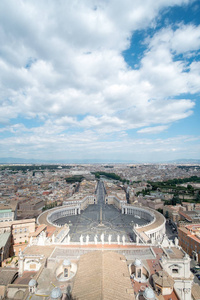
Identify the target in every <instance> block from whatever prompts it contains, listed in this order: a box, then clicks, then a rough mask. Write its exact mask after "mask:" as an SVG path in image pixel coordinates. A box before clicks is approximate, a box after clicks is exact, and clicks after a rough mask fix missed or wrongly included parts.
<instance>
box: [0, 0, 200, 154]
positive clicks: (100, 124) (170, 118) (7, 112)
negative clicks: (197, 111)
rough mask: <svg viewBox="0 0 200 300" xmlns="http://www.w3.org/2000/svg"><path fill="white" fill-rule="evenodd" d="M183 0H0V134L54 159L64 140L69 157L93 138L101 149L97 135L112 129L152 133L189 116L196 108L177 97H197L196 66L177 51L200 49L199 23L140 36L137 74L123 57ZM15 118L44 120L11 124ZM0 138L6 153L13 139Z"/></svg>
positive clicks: (103, 135) (15, 146)
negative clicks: (143, 48)
mask: <svg viewBox="0 0 200 300" xmlns="http://www.w3.org/2000/svg"><path fill="white" fill-rule="evenodd" d="M190 2H191V1H189V0H173V1H169V0H159V1H153V0H151V1H150V0H148V1H147V0H146V1H143V2H141V1H131V0H130V1H129V0H127V1H126V2H124V1H121V0H120V1H117V2H116V1H114V0H113V1H93V0H91V1H88V0H87V1H64V0H60V1H48V3H47V1H44V0H40V1H39V0H38V1H34V2H30V1H25V0H22V1H20V2H16V1H14V0H9V1H7V0H2V1H1V2H0V39H1V45H0V53H1V56H0V105H1V109H0V122H1V123H2V126H3V128H4V129H3V130H2V132H4V133H5V132H7V131H9V130H10V132H11V133H14V134H17V137H16V139H13V141H14V142H13V143H12V147H10V149H12V151H13V149H15V151H16V150H17V149H21V150H20V151H22V152H23V149H25V147H27V145H30V146H29V147H28V148H29V150H28V151H27V153H29V154H30V153H31V151H32V150H33V149H34V147H36V149H39V148H43V146H42V145H46V146H44V148H45V147H47V144H46V139H48V145H49V143H50V142H51V141H52V145H53V144H54V146H52V145H51V151H52V153H53V149H54V151H55V152H56V151H58V152H59V151H62V150H61V149H62V147H63V146H64V145H65V144H63V141H64V140H67V141H68V148H70V149H71V150H70V151H73V149H74V148H73V141H76V142H75V144H74V145H79V143H78V142H77V141H79V139H80V137H83V136H85V137H87V138H86V140H87V143H88V145H89V146H90V145H91V147H92V144H93V140H94V137H95V141H96V140H98V143H99V144H95V145H96V146H95V147H97V148H101V147H102V148H103V147H104V143H103V142H102V139H109V138H110V134H111V133H113V132H119V136H120V135H121V134H122V135H123V136H127V135H126V131H127V130H131V129H138V131H137V132H138V133H143V134H144V133H150V132H152V133H155V134H156V133H159V132H162V131H163V130H166V129H167V128H168V127H169V126H170V125H171V124H172V123H173V122H176V121H178V120H180V119H183V118H186V117H188V116H190V115H191V114H192V112H193V109H194V105H195V103H194V102H193V101H192V100H190V99H185V98H184V97H182V99H179V100H177V99H175V98H176V96H180V95H181V94H184V93H191V94H193V93H197V92H199V91H200V85H199V82H200V68H199V62H196V61H194V62H192V63H188V62H186V61H185V60H183V59H182V60H181V59H179V60H175V59H174V55H176V54H186V55H190V54H191V53H194V51H197V50H198V49H199V48H200V26H194V25H192V24H189V25H184V24H177V29H176V30H173V29H172V28H171V27H167V28H164V29H161V30H160V31H159V32H157V33H155V35H154V36H153V37H151V38H149V39H146V40H145V43H146V46H147V50H146V52H145V53H144V56H143V57H142V59H141V62H140V68H139V69H131V68H130V67H129V66H128V65H127V64H126V62H125V61H124V58H123V56H122V51H124V50H126V49H128V48H129V47H130V38H131V36H132V34H133V33H134V31H135V30H138V29H145V28H147V27H149V26H153V25H154V22H156V18H157V16H158V15H159V12H160V11H161V10H162V9H164V8H166V7H170V6H174V5H187V4H188V3H190ZM185 36H187V37H188V38H187V39H185V38H184V37H185ZM133 51H134V45H133ZM15 118H21V119H22V118H24V119H26V118H27V119H29V120H31V119H32V123H34V119H40V120H41V121H43V122H44V124H43V125H41V126H38V127H36V125H34V126H33V128H29V129H28V128H26V127H25V125H18V127H17V124H16V127H13V126H12V125H9V124H10V122H15V120H14V119H15ZM4 126H6V127H4ZM152 126H153V127H152ZM144 127H146V128H144ZM140 128H142V129H140ZM20 129H21V132H20ZM79 131H80V132H81V133H80V132H79ZM106 134H107V136H106ZM47 136H48V138H47ZM53 141H54V142H53ZM1 142H2V145H7V147H8V146H9V145H10V138H8V137H5V138H2V141H1ZM110 143H111V142H110ZM124 144H125V141H123V145H124ZM19 145H20V146H19ZM59 145H60V150H59ZM107 145H108V143H107ZM112 145H113V144H112V143H111V148H112ZM128 145H129V146H130V141H129V142H128ZM74 147H75V146H74ZM79 147H80V145H79ZM115 147H116V149H118V148H119V145H118V146H117V145H115ZM22 148H23V149H22ZM31 149H32V150H31ZM45 149H46V148H45ZM22 152H21V153H22ZM38 153H40V152H38ZM49 153H50V150H49ZM62 153H63V154H62V155H63V156H64V152H62ZM40 154H41V155H42V152H41V153H40ZM2 155H4V152H2ZM52 155H53V154H52ZM49 156H51V154H49Z"/></svg>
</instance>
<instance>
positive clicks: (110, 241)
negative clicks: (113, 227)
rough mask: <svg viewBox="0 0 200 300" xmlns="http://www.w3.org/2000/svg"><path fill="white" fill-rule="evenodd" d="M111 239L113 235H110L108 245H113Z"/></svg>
mask: <svg viewBox="0 0 200 300" xmlns="http://www.w3.org/2000/svg"><path fill="white" fill-rule="evenodd" d="M111 239H112V234H109V236H108V243H109V245H110V244H111Z"/></svg>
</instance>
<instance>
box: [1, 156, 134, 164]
mask: <svg viewBox="0 0 200 300" xmlns="http://www.w3.org/2000/svg"><path fill="white" fill-rule="evenodd" d="M95 163H99V164H104V163H108V164H109V163H137V162H130V161H120V160H118V161H117V160H116V161H115V160H109V159H105V160H103V159H60V160H42V159H32V158H30V159H25V158H15V157H4V158H0V164H95Z"/></svg>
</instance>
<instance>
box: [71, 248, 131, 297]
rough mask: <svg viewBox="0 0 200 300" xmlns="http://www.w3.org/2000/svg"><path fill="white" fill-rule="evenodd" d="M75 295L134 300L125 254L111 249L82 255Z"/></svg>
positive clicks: (76, 279) (73, 293)
mask: <svg viewBox="0 0 200 300" xmlns="http://www.w3.org/2000/svg"><path fill="white" fill-rule="evenodd" d="M72 296H73V297H75V298H76V299H77V300H85V299H87V300H90V299H91V300H93V299H95V300H111V299H115V300H121V299H124V300H126V299H127V300H128V299H129V300H131V299H132V300H134V299H135V296H134V290H133V288H132V286H131V281H130V275H129V272H128V268H127V265H126V259H125V257H124V256H122V255H120V254H118V253H116V252H112V251H108V252H107V251H106V252H101V251H95V252H91V253H87V254H84V255H82V256H81V258H80V261H79V265H78V271H77V274H76V277H75V282H74V286H73V290H72Z"/></svg>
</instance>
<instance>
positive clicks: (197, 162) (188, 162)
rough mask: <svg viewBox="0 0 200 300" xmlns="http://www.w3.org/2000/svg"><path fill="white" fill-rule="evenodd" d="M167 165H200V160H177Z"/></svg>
mask: <svg viewBox="0 0 200 300" xmlns="http://www.w3.org/2000/svg"><path fill="white" fill-rule="evenodd" d="M167 163H174V164H200V159H176V160H171V161H168V162H167Z"/></svg>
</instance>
